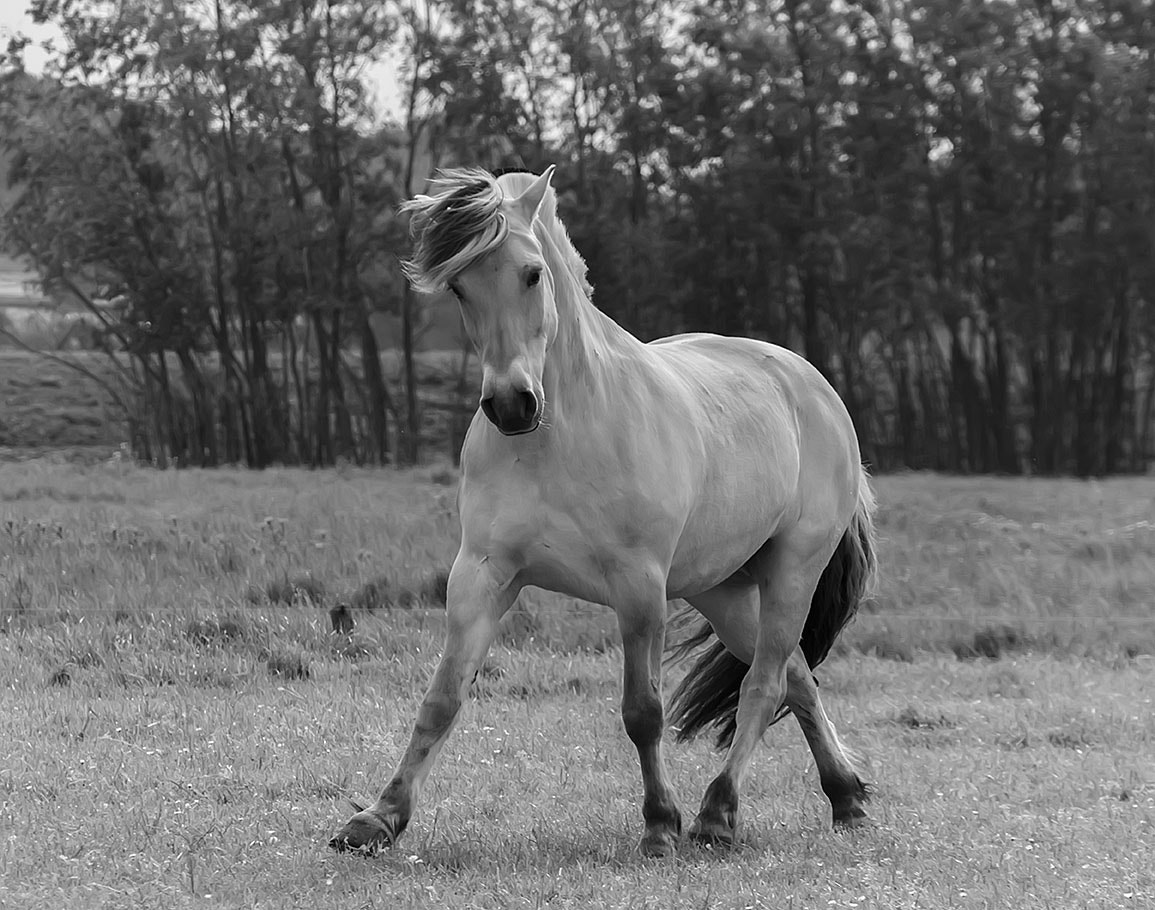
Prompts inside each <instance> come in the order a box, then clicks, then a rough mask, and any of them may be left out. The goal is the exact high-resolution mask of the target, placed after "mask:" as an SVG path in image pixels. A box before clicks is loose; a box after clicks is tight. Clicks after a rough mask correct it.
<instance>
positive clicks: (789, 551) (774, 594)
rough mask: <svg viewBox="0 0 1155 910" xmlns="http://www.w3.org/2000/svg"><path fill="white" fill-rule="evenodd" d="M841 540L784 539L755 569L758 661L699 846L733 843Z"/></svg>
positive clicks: (700, 824) (701, 821)
mask: <svg viewBox="0 0 1155 910" xmlns="http://www.w3.org/2000/svg"><path fill="white" fill-rule="evenodd" d="M836 540H837V539H836V538H832V539H829V540H827V539H824V538H819V539H818V540H817V541H814V542H807V541H805V540H800V539H797V538H796V539H794V540H789V539H785V538H780V539H777V540H775V542H774V546H772V547H769V548H768V550H767V552H766V555H765V556H764V557H763V558H761V559H759V560H758V562H757V564H754V565H751V566H750V571H751V575H752V577H753V578H754V579H755V580H756V581H757V584H758V595H759V596H758V632H757V639H756V641H755V645H754V659H753V662H752V663H751V664H750V669H749V670H747V671H746V676H745V678H744V679H743V680H742V687H741V690H740V693H739V698H738V714H737V729H736V731H735V733H734V739H733V741H732V742H731V744H730V749H729V751H728V752H727V753H726V759H725V762H724V763H723V766H722V771H721V772H720V773H719V774H718V776H717V777H715V778H714V780H713V781H711V782H710V785H709V786H708V787H707V788H706V793H705V795H704V796H703V797H702V806H701V808H700V809H699V810H698V817H697V818H696V819H695V820H694V823H693V825H692V826H691V827H690V836H691V837H693V838H694V839H696V840H701V841H704V842H707V843H719V844H730V843H733V840H734V837H735V834H736V832H737V828H738V794H739V791H740V789H741V786H742V780H743V778H744V777H745V775H746V772H747V770H748V769H749V766H750V759H751V757H752V756H753V754H754V749H755V747H757V745H758V741H759V740H760V739H761V738H762V734H763V733H765V732H766V728H767V727H768V726H769V725H770V722H771V721H772V720H773V719H774V718H775V716H777V714H778V711H779V709H780V708H781V707H782V705H783V702H784V700H785V698H786V679H787V676H786V666H787V663H788V661H789V659H790V655H791V654H792V653H793V651H794V649H795V648H796V647H797V646H798V642H799V640H800V639H801V637H802V628H803V626H804V625H805V623H806V616H807V613H808V612H809V610H810V602H811V598H812V597H813V596H814V589H815V587H816V586H817V584H818V577H819V575H820V574H821V573H822V569H823V568H824V567H825V566H826V563H827V562H828V561H829V559H830V555H831V553H832V552H833V550H834V544H835V543H836ZM808 543H809V545H807V544H808Z"/></svg>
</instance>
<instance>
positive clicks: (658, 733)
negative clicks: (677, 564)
mask: <svg viewBox="0 0 1155 910" xmlns="http://www.w3.org/2000/svg"><path fill="white" fill-rule="evenodd" d="M665 624H666V601H665V595H664V592H662V593H660V594H657V595H655V597H654V598H652V599H650V600H648V601H644V602H642V603H641V604H636V605H632V606H628V607H625V608H619V609H618V625H619V627H620V628H621V632H622V650H623V652H624V654H625V672H624V684H623V688H622V722H623V724H624V725H625V728H626V734H627V735H628V736H629V737H630V740H631V741H632V742H633V744H634V745H635V746H636V747H637V749H638V759H639V761H640V762H641V766H642V787H643V793H644V795H643V801H642V818H643V819H644V820H645V823H646V831H645V834H643V835H642V841H641V844H640V845H639V849H640V850H641V852H642V853H643V854H645V855H646V856H670V855H672V854H673V853H674V851H675V849H676V847H677V842H678V837H679V835H680V834H681V832H682V816H681V813H680V812H678V807H677V805H676V804H675V802H674V796H673V792H672V791H671V789H670V784H669V780H668V777H667V774H666V766H665V762H664V761H663V759H662V731H663V729H664V727H665V718H664V715H663V711H662V651H663V648H664V646H665Z"/></svg>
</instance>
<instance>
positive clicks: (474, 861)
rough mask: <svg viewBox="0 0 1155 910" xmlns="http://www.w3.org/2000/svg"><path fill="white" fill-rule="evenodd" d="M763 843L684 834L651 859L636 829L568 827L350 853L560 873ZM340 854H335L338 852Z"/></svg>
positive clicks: (412, 864) (412, 867) (399, 861)
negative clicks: (573, 831)
mask: <svg viewBox="0 0 1155 910" xmlns="http://www.w3.org/2000/svg"><path fill="white" fill-rule="evenodd" d="M756 849H759V845H758V844H757V843H754V842H747V841H746V840H745V839H743V838H741V837H740V838H739V840H738V842H737V843H735V844H734V845H732V846H728V847H712V846H707V845H703V844H700V843H698V842H696V841H691V840H689V839H687V838H683V839H682V840H681V842H680V843H679V844H678V852H677V854H676V855H675V856H673V857H667V858H664V859H652V858H650V857H646V856H643V855H642V854H641V852H640V851H639V850H638V835H637V833H636V832H626V831H622V832H615V833H613V834H604V835H600V836H597V835H593V834H590V835H578V836H568V837H567V836H566V835H565V832H562V831H557V832H540V833H537V834H535V835H534V836H532V837H526V838H522V839H518V840H503V841H500V842H497V841H493V840H490V841H485V840H482V839H480V838H477V837H460V838H456V839H453V840H446V839H443V838H442V837H440V836H439V837H438V838H437V839H436V842H424V843H423V842H421V841H420V840H418V841H416V842H408V843H407V842H405V841H402V842H401V843H400V844H398V845H397V846H394V847H391V848H387V849H383V850H379V851H375V852H372V853H357V852H354V853H351V854H345V855H347V856H350V857H351V858H353V859H355V860H356V861H357V862H360V863H364V864H365V865H364V866H363V867H362V868H366V869H371V870H373V871H374V872H379V873H385V874H391V875H406V876H416V877H423V876H425V875H435V876H445V875H449V876H456V875H461V874H463V873H468V874H471V875H472V874H478V873H480V874H484V873H486V872H490V871H492V872H500V873H502V874H508V873H511V872H530V873H532V872H544V873H550V874H553V873H557V872H558V871H559V870H562V869H567V868H576V869H585V870H589V869H627V868H633V867H637V866H648V865H653V866H661V865H666V864H671V863H676V864H678V865H680V866H682V867H685V866H686V865H687V864H689V865H714V864H717V863H719V862H725V861H726V860H727V859H731V858H737V857H739V856H741V855H743V854H745V853H748V851H750V850H756ZM333 856H334V858H336V856H337V855H336V854H333Z"/></svg>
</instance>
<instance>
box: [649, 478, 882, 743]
mask: <svg viewBox="0 0 1155 910" xmlns="http://www.w3.org/2000/svg"><path fill="white" fill-rule="evenodd" d="M873 508H874V500H873V496H872V494H871V492H870V487H869V483H868V481H867V479H866V472H865V471H864V472H863V477H862V486H861V488H860V491H859V497H858V508H857V509H856V510H855V512H854V517H853V518H852V519H851V522H850V527H848V528H847V529H846V531H845V532H844V533H843V535H842V537H841V538H840V540H839V541H838V546H837V547H836V548H835V550H834V555H832V556H831V557H830V561H829V562H828V563H827V564H826V568H825V569H823V570H822V575H821V576H820V577H819V579H818V585H817V587H816V588H815V590H814V597H813V598H811V601H810V612H809V613H808V614H807V616H806V625H805V626H804V627H803V629H802V638H801V641H800V642H799V644H800V645H801V647H802V653H803V655H804V656H805V657H806V662H807V664H808V665H809V666H810V668H811V669H813V668H815V667H817V666H818V665H819V664H820V663H822V661H823V660H825V659H826V656H827V655H828V654H829V653H830V649H831V647H832V646H833V645H834V642H835V641H837V640H838V636H839V635H840V634H841V633H842V630H843V629H845V628H846V625H847V623H849V622H850V620H851V619H853V617H854V614H855V613H856V612H857V611H858V608H859V606H860V605H861V603H862V601H863V600H865V599H866V598H867V597H868V596H869V593H870V587H871V583H872V581H873V578H874V571H875V565H876V560H875V554H874V525H873V521H872V511H873ZM687 612H689V608H688V610H687ZM703 648H704V650H703ZM694 653H699V656H698V659H697V660H696V661H695V663H694V666H693V667H691V668H690V670H689V671H688V672H687V673H686V675H685V677H683V679H682V681H681V682H680V683H679V684H678V688H677V689H675V690H674V694H673V695H672V696H671V698H670V707H669V720H670V725H671V726H672V727H673V728H674V729H675V730H676V731H677V739H678V741H679V742H687V741H689V740H691V739H694V738H695V737H696V736H698V735H699V734H700V733H702V732H704V731H705V730H706V729H707V728H709V727H713V728H714V729H715V730H716V731H717V737H716V739H715V743H716V744H717V747H718V748H719V749H724V748H727V747H728V746H729V745H730V743H731V741H732V740H733V738H734V733H735V731H736V729H737V723H738V697H739V694H740V692H741V686H742V680H743V679H744V678H745V677H746V671H747V670H748V669H749V665H748V664H746V663H745V661H742V660H739V659H738V658H737V657H735V656H734V655H733V654H731V653H730V651H728V650H727V649H726V646H725V645H723V644H722V643H721V642H720V641H718V640H717V639H716V638H715V636H714V629H713V627H712V626H711V625H710V623H709V622H707V621H705V620H703V621H702V622H701V623H699V624H698V625H697V627H696V628H695V629H694V630H693V631H692V632H690V633H689V634H687V635H686V636H685V637H683V638H682V639H681V640H679V641H678V642H677V643H676V644H674V645H673V647H672V648H671V656H670V659H671V660H672V661H677V660H680V659H682V658H685V657H688V656H690V655H691V654H694ZM788 713H790V712H789V709H788V708H786V707H785V706H783V707H782V708H781V709H780V710H779V712H778V714H776V715H775V717H774V719H773V720H772V721H771V722H770V723H771V724H775V723H777V722H778V721H780V720H781V719H782V718H783V717H785V716H786V715H787V714H788Z"/></svg>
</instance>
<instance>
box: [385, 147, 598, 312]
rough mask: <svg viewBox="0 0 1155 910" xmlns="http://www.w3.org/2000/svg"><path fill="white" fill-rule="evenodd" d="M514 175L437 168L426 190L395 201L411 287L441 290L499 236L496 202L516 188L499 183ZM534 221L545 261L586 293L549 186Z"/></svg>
mask: <svg viewBox="0 0 1155 910" xmlns="http://www.w3.org/2000/svg"><path fill="white" fill-rule="evenodd" d="M519 176H520V175H519V174H509V175H506V176H504V177H503V178H500V179H499V178H496V177H494V176H493V175H492V174H490V173H489V172H488V171H484V170H482V169H480V168H455V169H450V170H444V171H439V172H438V173H437V176H436V177H434V178H433V180H432V184H433V190H434V191H433V192H432V193H431V194H429V195H422V196H416V197H414V198H413V199H411V200H409V201H408V202H406V203H405V204H404V205H402V206H401V211H403V212H409V213H411V214H412V221H411V222H410V226H409V229H410V233H411V235H412V237H413V239H414V240H415V246H414V250H413V256H412V257H411V258H410V259H409V260H408V261H406V262H405V263H403V268H404V271H405V276H406V278H408V279H409V281H410V282H411V283H412V285H413V287H414V289H415V290H418V291H422V292H425V293H438V292H440V291H444V290H445V289H446V288H447V287H448V286H449V284H450V283H451V282H452V281H453V279H454V278H455V277H456V276H457V275H459V274H460V273H461V272H463V271H465V270H466V269H468V268H469V267H470V266H471V265H473V264H474V263H475V262H477V260H479V259H481V258H482V257H483V256H486V255H487V254H489V253H491V252H493V251H494V250H495V249H497V248H498V247H499V246H501V244H502V243H504V242H505V239H506V237H507V236H508V234H509V224H508V222H507V221H506V218H505V215H504V214H503V213H502V211H501V205H502V203H503V202H504V201H505V200H506V198H507V196H509V197H512V196H514V195H516V193H509V194H507V187H503V185H502V183H503V182H505V183H513V182H515V180H516V179H517V178H518V177H519ZM539 223H540V227H541V231H540V233H539V239H541V240H544V241H545V242H544V243H543V246H544V247H545V248H546V249H545V250H544V252H546V254H547V256H549V257H550V258H551V259H553V260H556V262H554V263H551V265H558V264H560V265H562V266H563V267H564V268H565V270H566V272H568V274H569V276H570V277H571V278H572V279H573V280H574V281H575V282H576V284H577V287H578V288H579V289H580V290H581V292H582V293H583V294H584V295H585V296H586V297H587V298H592V296H593V287H592V286H591V285H590V283H589V280H588V278H587V277H586V273H587V269H586V263H585V260H584V259H583V258H582V257H581V254H580V253H579V252H578V251H577V249H576V247H574V245H573V241H571V240H570V237H569V233H568V232H567V231H566V229H565V225H564V224H562V222H561V219H559V218H558V217H557V196H556V194H555V193H554V192H553V190H552V189H550V190H549V193H548V197H547V202H546V205H544V206H543V207H542V210H541V215H540V218H539ZM542 235H544V237H543V236H542ZM559 277H560V276H559Z"/></svg>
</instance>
